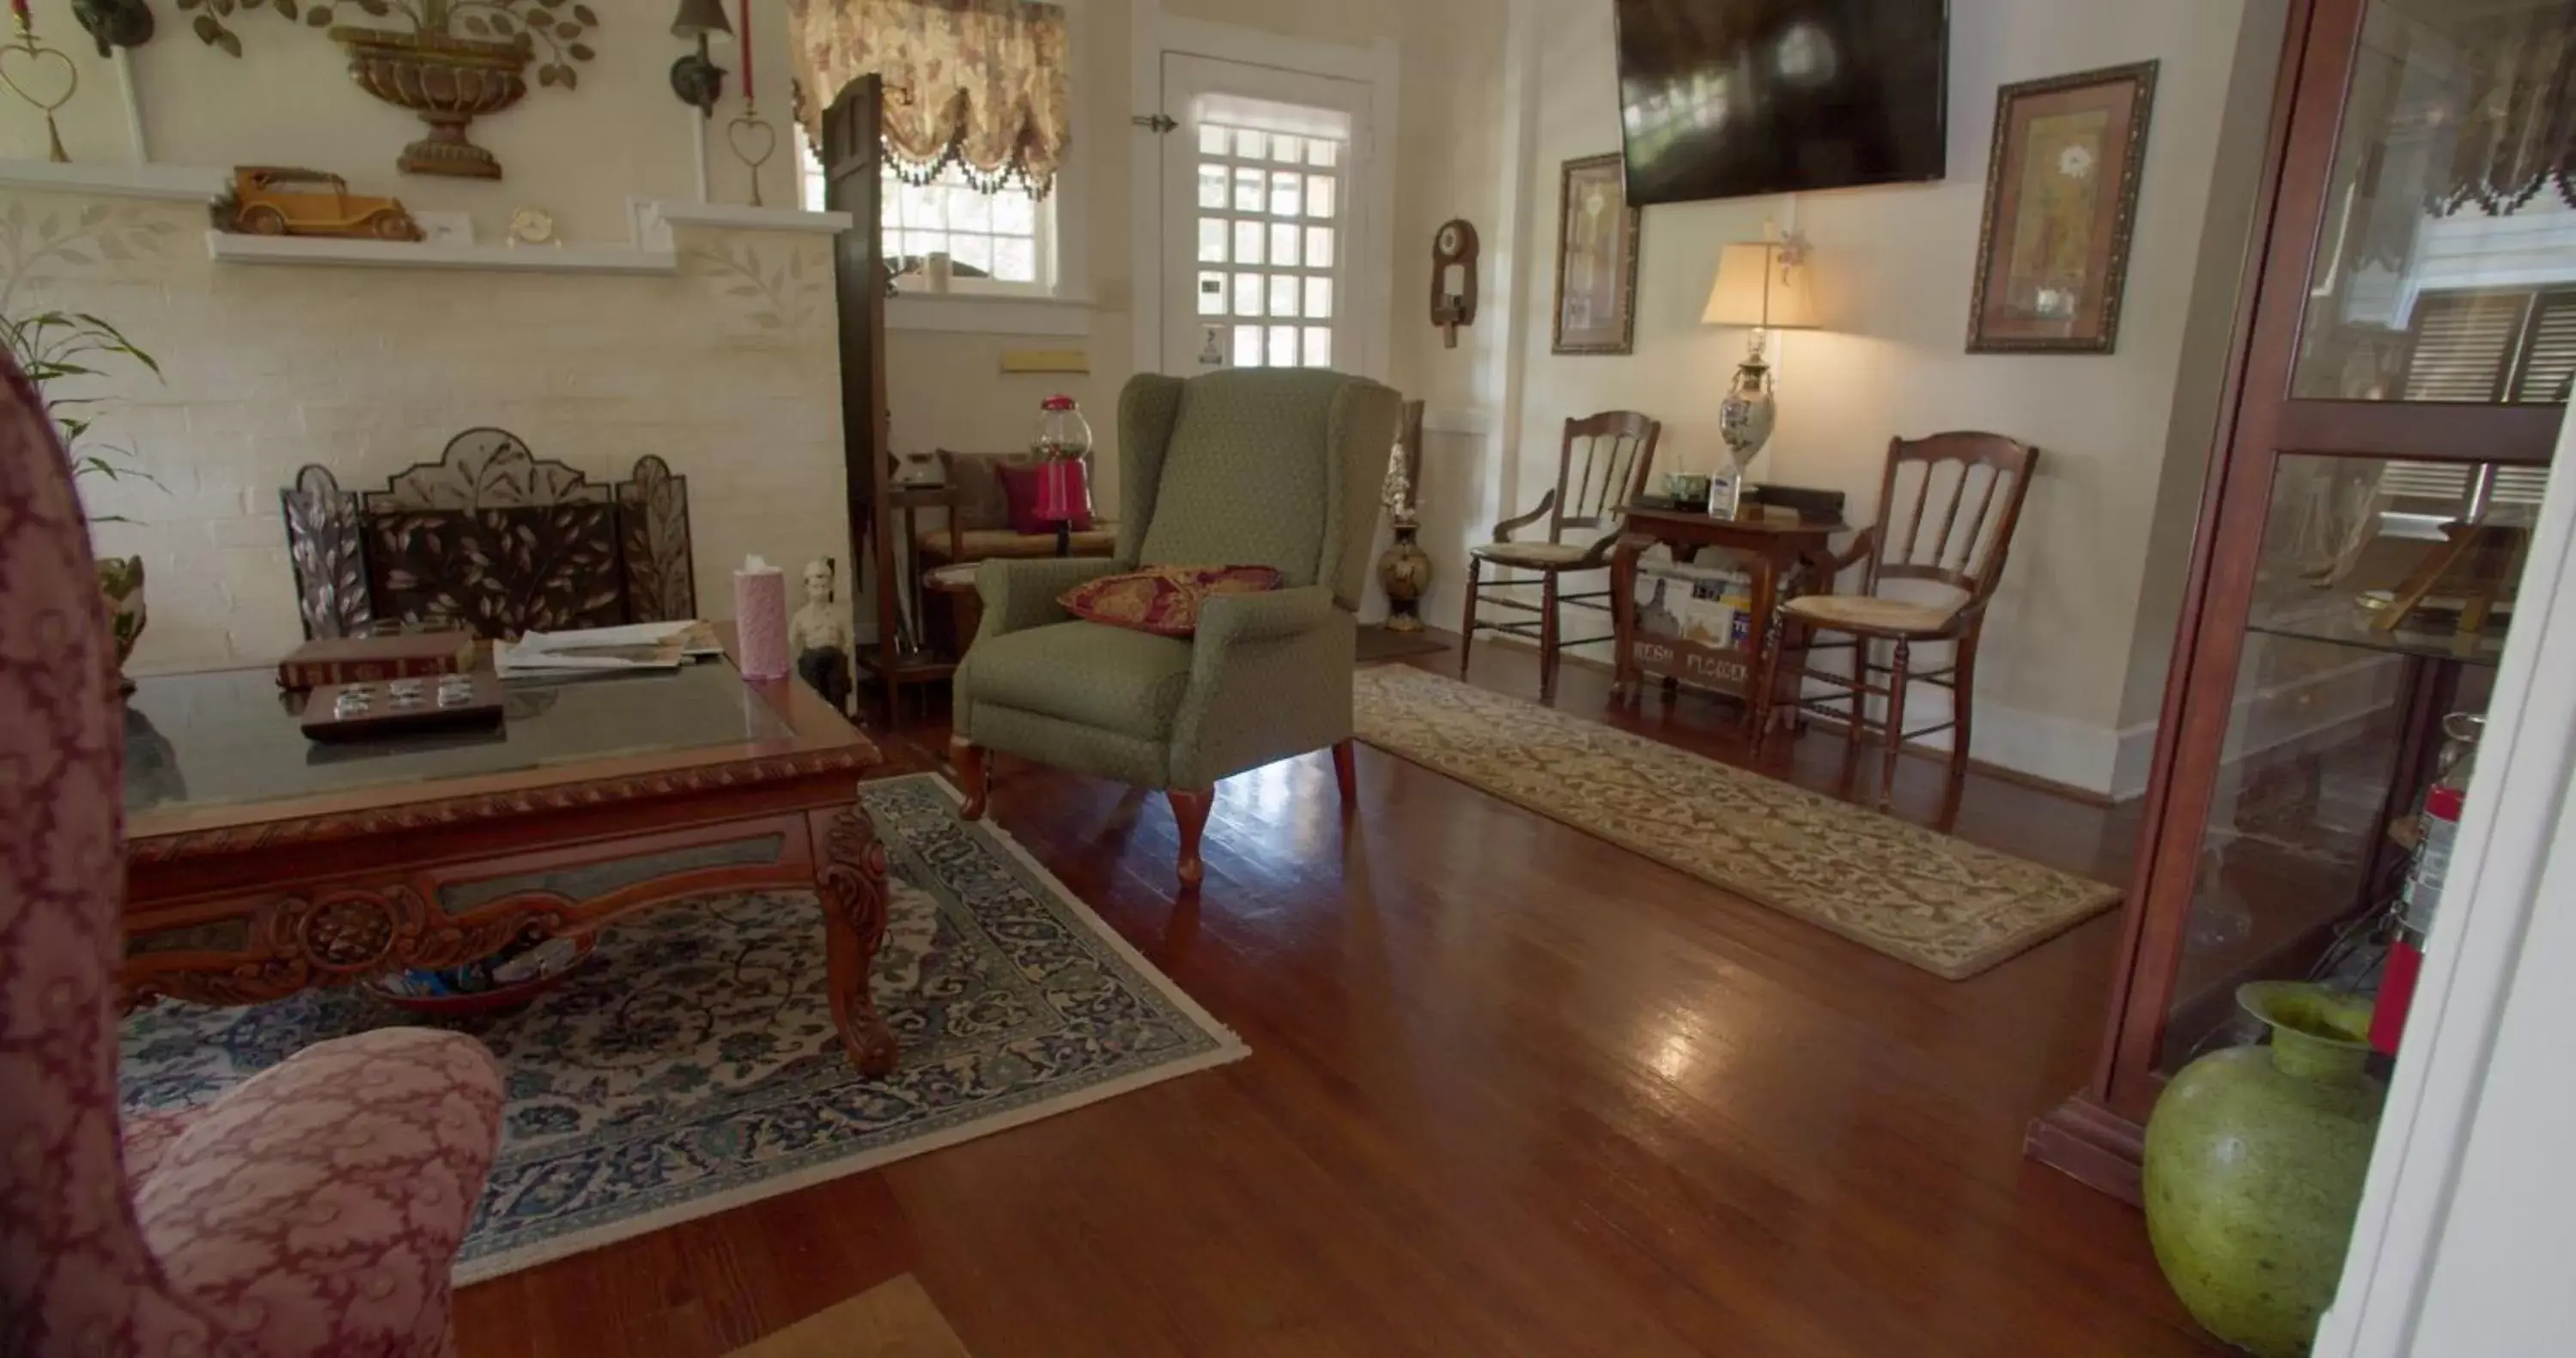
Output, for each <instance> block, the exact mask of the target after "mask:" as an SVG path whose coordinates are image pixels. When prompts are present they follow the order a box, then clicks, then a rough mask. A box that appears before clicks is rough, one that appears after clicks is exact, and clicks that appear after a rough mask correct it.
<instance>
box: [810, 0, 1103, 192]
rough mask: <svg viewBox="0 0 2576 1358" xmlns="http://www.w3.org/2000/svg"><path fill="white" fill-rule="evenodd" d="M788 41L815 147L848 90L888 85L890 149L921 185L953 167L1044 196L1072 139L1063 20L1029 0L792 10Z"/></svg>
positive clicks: (826, 2) (978, 181) (980, 180)
mask: <svg viewBox="0 0 2576 1358" xmlns="http://www.w3.org/2000/svg"><path fill="white" fill-rule="evenodd" d="M787 14H788V24H789V31H788V40H789V42H790V43H791V44H792V45H793V48H794V52H795V61H796V76H797V81H798V85H799V88H800V90H801V91H802V93H803V94H804V96H805V102H804V108H803V113H802V116H803V119H804V122H805V130H806V131H807V132H809V133H811V134H812V135H813V136H814V138H815V140H816V143H817V144H818V145H819V144H820V142H821V139H822V118H823V110H824V109H826V108H829V107H830V106H831V103H832V101H833V100H834V99H836V98H838V97H840V93H841V91H842V90H843V89H845V88H847V87H848V86H849V84H850V82H852V81H854V80H858V79H860V78H862V77H865V76H868V75H881V76H883V77H884V78H885V150H886V156H887V158H888V159H889V160H890V161H891V162H892V163H893V165H894V167H895V171H896V173H898V174H900V175H902V176H903V177H904V178H905V179H907V180H909V181H911V182H913V183H923V182H926V181H927V180H929V179H930V178H931V177H932V176H933V175H936V174H937V173H939V171H940V169H941V168H942V167H943V166H946V165H949V164H952V163H953V164H955V165H957V166H959V167H960V168H961V169H963V170H964V172H965V174H966V179H967V181H968V182H969V183H972V184H973V185H975V186H976V187H977V188H980V189H983V190H986V191H987V192H990V191H992V190H995V189H999V188H1002V187H1004V186H1007V185H1017V186H1020V187H1023V188H1025V189H1027V190H1028V191H1029V192H1030V193H1031V194H1034V195H1036V196H1039V197H1044V196H1045V195H1046V193H1047V191H1048V190H1049V189H1051V188H1053V187H1054V185H1055V175H1056V170H1057V169H1058V168H1060V167H1061V166H1062V165H1063V164H1064V150H1065V144H1066V143H1067V141H1069V140H1070V135H1071V130H1072V117H1073V115H1072V104H1071V102H1070V98H1069V96H1068V94H1067V88H1066V87H1067V73H1066V69H1065V65H1066V48H1065V25H1064V11H1063V10H1062V9H1060V8H1058V7H1057V6H1054V5H1041V4H1032V3H1029V0H787Z"/></svg>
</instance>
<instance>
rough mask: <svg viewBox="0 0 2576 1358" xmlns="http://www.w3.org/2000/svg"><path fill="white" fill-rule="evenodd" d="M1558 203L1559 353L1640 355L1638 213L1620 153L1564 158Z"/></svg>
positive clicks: (1557, 342) (1557, 298)
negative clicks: (1630, 200) (1630, 197)
mask: <svg viewBox="0 0 2576 1358" xmlns="http://www.w3.org/2000/svg"><path fill="white" fill-rule="evenodd" d="M1557 201H1558V209H1557V218H1556V347H1555V352H1557V353H1560V354H1625V353H1631V352H1634V351H1635V348H1636V343H1637V216H1638V214H1637V210H1636V209H1635V208H1632V207H1630V206H1628V186H1627V177H1626V175H1625V173H1624V172H1623V171H1622V169H1621V167H1620V161H1619V157H1618V155H1617V154H1616V153H1613V154H1611V155H1606V156H1586V157H1584V158H1583V159H1581V160H1569V161H1567V162H1565V171H1564V174H1563V179H1562V185H1561V191H1560V194H1559V197H1558V200H1557Z"/></svg>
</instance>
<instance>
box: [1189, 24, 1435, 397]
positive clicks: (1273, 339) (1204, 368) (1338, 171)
mask: <svg viewBox="0 0 2576 1358" xmlns="http://www.w3.org/2000/svg"><path fill="white" fill-rule="evenodd" d="M1369 104H1370V87H1369V86H1368V85H1366V84H1364V83H1362V82H1359V81H1355V80H1342V79H1336V78H1333V77H1329V76H1320V75H1309V74H1306V73H1303V72H1297V71H1286V70H1280V69H1277V68H1275V67H1268V66H1259V65H1253V64H1249V63H1245V62H1237V61H1225V60H1220V59H1217V58H1214V57H1202V56H1191V55H1187V54H1184V53H1179V52H1165V53H1164V54H1163V113H1164V116H1166V117H1169V118H1171V119H1173V120H1175V121H1176V122H1177V123H1178V124H1179V126H1178V127H1177V128H1175V129H1174V130H1172V131H1170V132H1167V133H1165V134H1164V136H1163V138H1162V141H1163V158H1162V179H1163V189H1162V214H1161V215H1162V221H1161V239H1162V248H1161V260H1160V264H1159V267H1158V274H1159V277H1160V283H1161V287H1160V292H1161V295H1162V314H1161V320H1162V325H1161V330H1162V343H1161V346H1160V350H1161V352H1160V354H1159V355H1156V356H1153V357H1158V358H1159V360H1160V364H1159V366H1160V369H1161V371H1163V372H1167V373H1172V374H1176V375H1179V376H1185V377H1186V376H1191V375H1194V374H1197V373H1205V372H1215V371H1218V370H1220V369H1224V368H1339V369H1342V370H1345V371H1351V372H1373V371H1374V369H1375V368H1376V367H1377V366H1378V363H1379V362H1380V357H1379V351H1380V350H1381V349H1382V348H1383V337H1382V336H1377V335H1374V334H1371V333H1369V332H1368V331H1367V330H1366V329H1365V328H1364V326H1363V323H1361V322H1360V321H1358V320H1357V319H1355V316H1356V315H1357V314H1359V313H1361V312H1363V311H1364V310H1366V309H1364V308H1361V307H1359V306H1356V305H1354V304H1355V303H1356V302H1357V301H1359V300H1360V299H1359V297H1358V296H1357V294H1358V293H1359V292H1360V291H1361V288H1360V286H1359V285H1358V280H1364V279H1366V278H1367V276H1368V273H1367V270H1366V269H1365V267H1363V265H1364V261H1363V259H1362V258H1361V252H1360V250H1359V249H1358V248H1356V247H1358V245H1359V243H1360V242H1361V241H1362V240H1364V239H1366V238H1367V236H1368V232H1367V230H1366V227H1367V225H1368V219H1367V214H1368V213H1370V212H1372V211H1383V210H1384V208H1383V205H1380V204H1374V203H1369V202H1367V201H1365V197H1366V195H1365V194H1364V193H1361V192H1358V191H1357V190H1358V189H1359V188H1360V186H1362V185H1363V184H1365V183H1366V182H1367V181H1366V180H1365V178H1364V177H1363V176H1362V174H1361V173H1360V163H1361V161H1362V160H1363V159H1364V158H1365V156H1366V154H1367V151H1368V147H1369V131H1370V129H1369ZM1375 310H1376V311H1383V310H1384V307H1383V306H1380V307H1377V308H1375ZM1379 324H1380V325H1381V326H1382V325H1383V321H1382V320H1381V321H1380V322H1379Z"/></svg>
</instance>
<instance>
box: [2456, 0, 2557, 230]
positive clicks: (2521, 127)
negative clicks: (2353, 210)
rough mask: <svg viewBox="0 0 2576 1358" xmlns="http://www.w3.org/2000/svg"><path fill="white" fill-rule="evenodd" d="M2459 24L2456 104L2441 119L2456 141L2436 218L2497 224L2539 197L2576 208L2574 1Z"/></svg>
mask: <svg viewBox="0 0 2576 1358" xmlns="http://www.w3.org/2000/svg"><path fill="white" fill-rule="evenodd" d="M2455 22H2456V21H2455ZM2456 26H2457V27H2458V28H2459V29H2460V30H2461V31H2462V41H2461V45H2460V48H2461V50H2460V53H2459V58H2458V66H2459V71H2460V78H2461V86H2462V88H2461V91H2460V93H2461V96H2462V97H2460V98H2459V99H2458V100H2457V102H2456V103H2455V104H2453V105H2451V106H2448V107H2445V108H2443V109H2441V110H2440V111H2439V117H2440V121H2442V122H2444V123H2448V124H2450V125H2451V126H2452V127H2454V128H2455V129H2456V132H2455V133H2454V136H2455V138H2456V139H2455V140H2454V141H2453V143H2452V152H2451V164H2450V173H2449V174H2448V175H2447V176H2445V178H2444V182H2442V183H2439V184H2438V185H2437V186H2436V187H2435V189H2434V192H2433V201H2432V203H2431V204H2430V207H2431V209H2432V212H2433V215H2434V216H2436V217H2447V216H2449V215H2451V214H2452V213H2455V212H2458V211H2459V210H2460V209H2462V208H2464V207H2468V206H2471V205H2475V206H2476V207H2478V208H2479V209H2480V210H2482V211H2484V212H2485V213H2486V214H2487V215H2489V216H2494V217H2501V216H2505V215H2507V214H2510V213H2512V212H2515V211H2518V210H2520V209H2521V208H2523V207H2526V206H2528V205H2529V204H2530V203H2531V202H2532V201H2533V200H2534V199H2536V198H2538V197H2540V195H2541V194H2542V193H2543V192H2544V191H2554V192H2555V193H2556V195H2557V197H2558V198H2559V200H2560V201H2562V202H2564V203H2566V204H2567V205H2568V206H2570V207H2576V3H2567V2H2566V0H2560V3H2557V4H2553V5H2548V6H2533V7H2532V8H2531V9H2530V10H2528V11H2524V12H2519V13H2515V14H2510V15H2506V16H2502V17H2499V18H2496V19H2492V20H2488V21H2485V22H2482V23H2479V22H2471V23H2457V24H2456Z"/></svg>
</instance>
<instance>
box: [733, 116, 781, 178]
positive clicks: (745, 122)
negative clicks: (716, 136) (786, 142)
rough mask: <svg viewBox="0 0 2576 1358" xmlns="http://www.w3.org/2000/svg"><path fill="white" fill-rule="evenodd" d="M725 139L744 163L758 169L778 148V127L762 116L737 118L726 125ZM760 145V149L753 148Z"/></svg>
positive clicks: (767, 161)
mask: <svg viewBox="0 0 2576 1358" xmlns="http://www.w3.org/2000/svg"><path fill="white" fill-rule="evenodd" d="M725 140H726V141H727V142H729V143H731V144H732V146H733V153H734V154H735V155H737V156H740V157H741V158H742V163H743V164H745V165H748V166H750V167H751V168H753V169H755V170H757V169H759V168H760V167H761V166H763V165H766V164H768V163H769V158H770V156H772V155H773V154H775V153H776V152H777V150H778V129H777V128H774V127H771V126H770V125H769V123H768V122H767V121H766V120H764V119H760V118H748V117H746V118H736V119H734V120H733V121H732V122H731V123H730V124H727V125H726V127H725ZM754 147H758V148H759V149H758V150H753V149H752V148H754Z"/></svg>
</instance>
